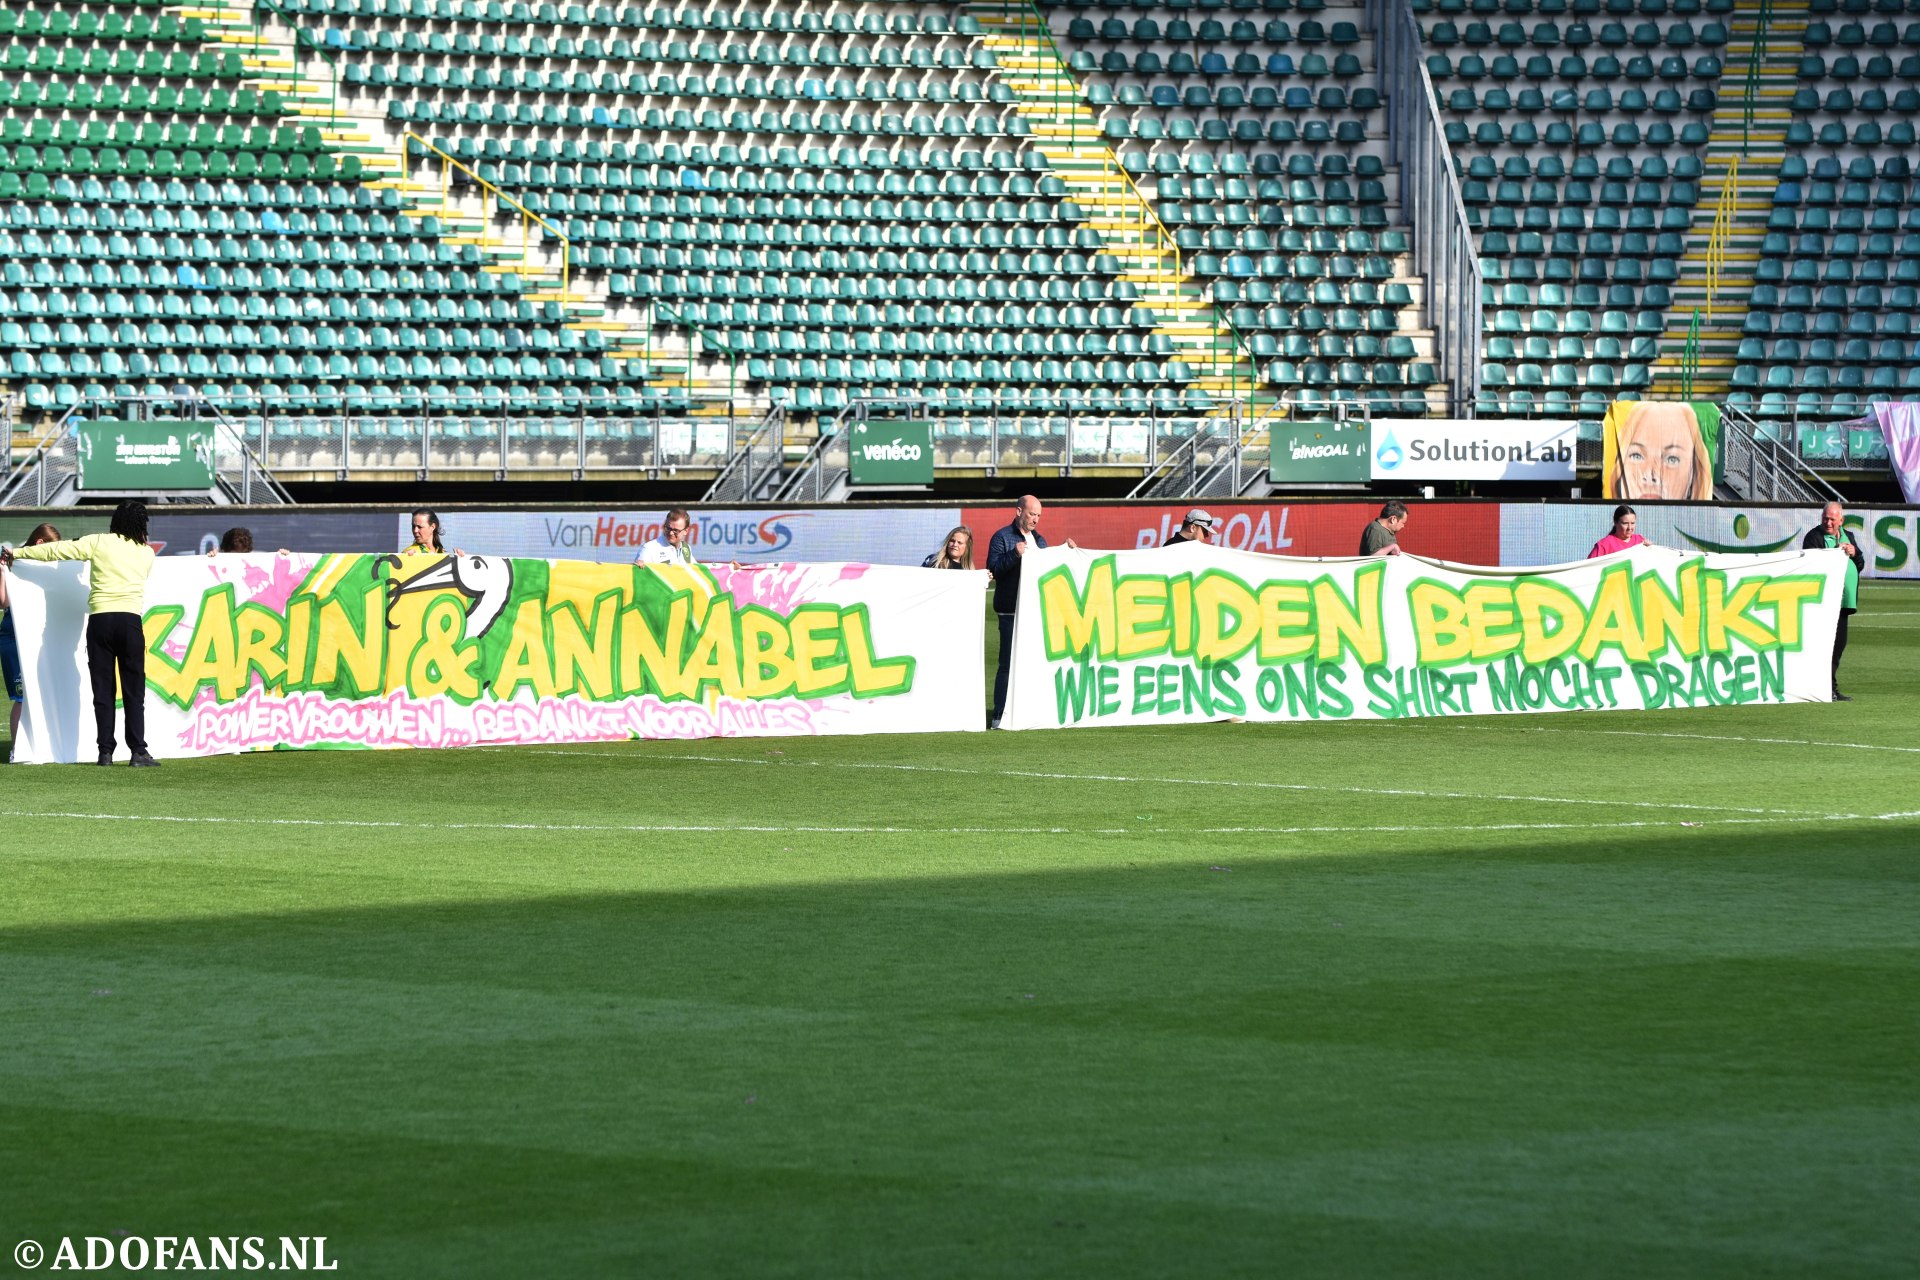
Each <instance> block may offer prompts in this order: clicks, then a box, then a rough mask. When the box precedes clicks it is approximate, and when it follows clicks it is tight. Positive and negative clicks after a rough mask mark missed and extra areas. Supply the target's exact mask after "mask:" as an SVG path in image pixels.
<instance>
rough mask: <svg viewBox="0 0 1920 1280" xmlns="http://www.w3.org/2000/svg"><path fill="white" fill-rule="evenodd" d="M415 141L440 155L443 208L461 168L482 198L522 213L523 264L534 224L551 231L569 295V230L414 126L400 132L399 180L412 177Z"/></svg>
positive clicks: (564, 293)
mask: <svg viewBox="0 0 1920 1280" xmlns="http://www.w3.org/2000/svg"><path fill="white" fill-rule="evenodd" d="M414 142H417V143H419V144H420V145H421V147H423V148H424V149H425V150H427V151H428V152H429V153H431V154H433V155H435V156H438V157H439V158H440V166H441V167H440V206H441V209H442V210H443V211H444V210H445V209H446V206H447V203H448V198H449V196H450V195H451V194H452V190H453V171H454V170H455V169H458V170H459V171H460V172H461V173H464V174H466V175H467V177H468V178H469V179H471V180H472V181H473V182H474V183H475V184H476V185H478V186H479V188H480V190H481V192H482V194H483V198H484V197H485V196H492V197H493V198H494V199H496V200H498V201H499V202H500V203H501V204H504V205H506V206H507V207H508V208H510V209H513V210H514V211H515V212H517V213H518V214H519V215H520V261H521V265H523V266H530V265H532V262H533V257H532V253H533V228H534V227H535V226H538V227H539V228H540V229H541V230H542V231H545V232H546V233H547V234H548V235H550V236H552V237H553V238H554V239H555V240H558V241H559V242H560V293H561V296H563V297H565V296H567V295H568V293H569V289H568V285H569V284H570V283H571V282H572V278H573V275H572V266H573V244H572V242H571V241H569V240H568V239H567V237H566V234H565V233H564V232H562V231H561V230H560V228H558V227H556V226H554V225H553V224H552V223H551V222H548V221H547V220H546V219H545V218H543V217H541V216H540V215H539V214H537V213H535V212H534V211H533V210H531V209H529V208H527V206H526V205H524V204H521V203H520V202H519V201H518V200H516V199H514V198H513V197H512V196H510V195H508V194H507V193H506V192H505V191H502V190H501V189H500V188H499V187H498V186H496V185H494V184H493V183H492V182H490V181H488V180H487V179H486V178H483V177H481V176H480V175H479V174H478V173H476V172H474V170H473V169H471V168H469V167H468V166H467V165H465V164H463V163H462V162H461V161H459V160H457V159H455V158H454V157H453V156H452V155H451V154H449V153H448V152H446V151H444V150H442V149H441V148H440V147H439V146H437V145H436V144H435V143H434V142H433V141H432V139H429V138H423V137H421V136H420V135H419V134H417V133H415V132H413V130H411V129H407V130H403V131H402V132H401V135H400V181H402V182H406V181H408V179H409V174H408V170H409V168H410V167H411V165H410V163H409V162H410V161H411V160H412V150H411V148H410V147H409V145H408V144H409V143H414ZM491 220H492V218H491V215H489V217H488V221H491ZM483 225H484V224H483ZM486 242H487V244H488V245H491V244H492V243H493V241H492V238H491V237H487V238H486Z"/></svg>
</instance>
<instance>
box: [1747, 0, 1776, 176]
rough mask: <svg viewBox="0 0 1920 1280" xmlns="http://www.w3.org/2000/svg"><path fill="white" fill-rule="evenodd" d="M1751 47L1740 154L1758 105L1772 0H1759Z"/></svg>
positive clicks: (1748, 59) (1751, 129)
mask: <svg viewBox="0 0 1920 1280" xmlns="http://www.w3.org/2000/svg"><path fill="white" fill-rule="evenodd" d="M1753 21H1754V26H1753V47H1752V49H1751V50H1749V51H1748V54H1747V73H1746V84H1745V88H1744V90H1743V93H1744V100H1743V101H1744V107H1743V110H1742V112H1741V121H1740V154H1741V155H1745V154H1746V153H1747V148H1748V146H1749V145H1750V143H1751V140H1752V135H1753V121H1754V113H1755V112H1756V111H1757V110H1758V109H1759V105H1760V69H1761V68H1762V67H1764V66H1765V65H1766V62H1767V28H1768V27H1769V26H1770V25H1772V23H1773V0H1760V11H1759V12H1758V13H1756V14H1755V15H1754V20H1753Z"/></svg>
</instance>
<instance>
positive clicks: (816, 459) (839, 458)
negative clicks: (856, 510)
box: [773, 408, 852, 503]
mask: <svg viewBox="0 0 1920 1280" xmlns="http://www.w3.org/2000/svg"><path fill="white" fill-rule="evenodd" d="M851 411H852V410H851V408H849V409H848V410H847V411H846V412H843V413H842V414H841V415H840V417H839V418H838V419H836V420H835V423H834V425H835V427H836V430H834V431H832V432H830V433H826V434H822V435H821V436H820V437H818V438H817V439H816V440H814V442H813V444H812V446H811V447H809V448H808V450H807V453H806V456H805V457H803V458H801V459H800V462H799V464H798V465H797V466H795V467H794V470H793V473H792V474H791V475H789V476H788V477H787V478H786V480H785V481H784V482H783V483H782V484H781V485H780V487H779V488H778V489H777V490H775V491H774V495H773V501H775V502H781V503H786V502H831V501H833V500H834V499H836V498H841V497H845V496H846V485H847V476H848V475H849V474H850V472H851V467H852V464H851V461H850V459H849V458H848V454H847V433H846V431H845V430H843V429H839V428H842V427H843V426H844V424H845V421H846V418H847V413H848V412H851Z"/></svg>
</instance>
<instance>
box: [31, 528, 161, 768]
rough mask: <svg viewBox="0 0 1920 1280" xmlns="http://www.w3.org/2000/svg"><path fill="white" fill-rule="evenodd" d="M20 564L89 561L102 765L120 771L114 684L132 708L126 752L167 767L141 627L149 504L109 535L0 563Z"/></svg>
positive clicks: (140, 764)
mask: <svg viewBox="0 0 1920 1280" xmlns="http://www.w3.org/2000/svg"><path fill="white" fill-rule="evenodd" d="M15 560H85V561H86V562H87V571H88V578H89V583H90V585H89V587H88V591H87V674H88V675H89V676H90V677H91V679H92V682H93V723H94V728H95V731H96V733H97V735H98V738H99V746H100V758H99V759H98V760H96V761H95V762H94V763H96V764H112V763H113V748H114V740H113V704H114V681H115V679H116V677H117V678H118V680H119V685H120V692H121V698H122V701H123V702H124V704H125V708H126V721H127V749H128V750H129V751H131V752H132V753H133V767H134V768H136V769H151V768H153V767H154V766H155V765H158V764H159V763H160V762H159V761H158V760H155V759H154V758H153V756H152V755H151V754H149V753H148V751H147V638H146V634H145V632H144V631H143V630H142V629H141V625H140V619H141V617H142V616H143V615H144V614H145V613H146V611H147V575H148V574H149V573H151V572H152V571H153V548H152V547H150V546H148V545H147V504H146V503H144V502H141V501H140V500H139V499H137V498H130V499H128V500H127V501H125V502H123V503H121V504H120V505H119V506H118V507H116V508H115V509H114V512H113V521H112V523H110V524H109V525H108V526H107V532H105V533H90V534H88V535H87V536H86V537H84V538H76V539H74V540H73V541H71V542H67V541H59V542H45V543H41V544H40V545H39V546H37V547H16V548H14V549H13V551H11V552H10V553H8V554H7V555H6V556H5V557H4V558H0V563H7V564H11V563H12V562H13V561H15Z"/></svg>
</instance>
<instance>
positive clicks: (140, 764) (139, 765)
mask: <svg viewBox="0 0 1920 1280" xmlns="http://www.w3.org/2000/svg"><path fill="white" fill-rule="evenodd" d="M131 763H132V765H133V767H134V768H136V769H158V768H159V767H160V762H159V761H158V760H155V759H154V758H153V757H152V756H150V755H148V754H147V753H146V752H144V751H142V752H140V753H139V754H137V755H135V756H134V758H133V760H132V761H131Z"/></svg>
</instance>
